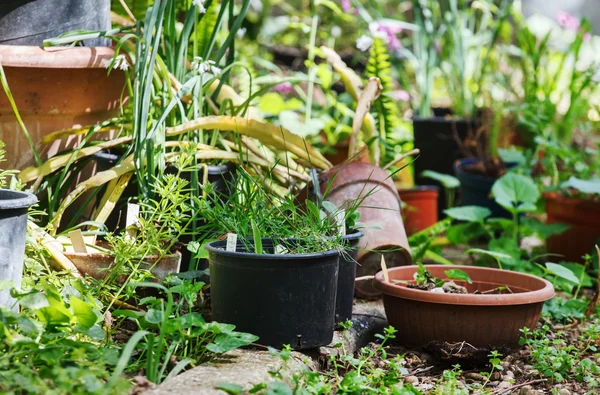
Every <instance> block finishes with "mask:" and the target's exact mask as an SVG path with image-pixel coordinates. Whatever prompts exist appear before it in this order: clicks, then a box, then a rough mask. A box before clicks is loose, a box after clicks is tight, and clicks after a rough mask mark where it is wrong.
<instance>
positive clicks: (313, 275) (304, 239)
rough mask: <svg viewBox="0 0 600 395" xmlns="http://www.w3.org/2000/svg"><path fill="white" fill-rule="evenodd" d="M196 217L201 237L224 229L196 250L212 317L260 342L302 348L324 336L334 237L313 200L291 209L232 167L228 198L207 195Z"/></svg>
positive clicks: (330, 313)
mask: <svg viewBox="0 0 600 395" xmlns="http://www.w3.org/2000/svg"><path fill="white" fill-rule="evenodd" d="M201 216H202V217H203V218H204V219H205V220H206V222H207V225H206V227H205V228H204V229H202V232H203V233H204V234H205V236H206V238H207V239H213V240H214V238H222V237H223V235H225V234H228V236H227V237H228V240H217V241H212V242H209V243H208V244H206V245H205V247H204V249H205V250H206V251H208V259H209V263H210V277H211V303H212V317H213V319H215V320H217V321H219V322H225V323H229V324H234V325H235V326H236V328H237V329H238V330H241V331H246V332H249V333H253V334H255V335H257V336H259V341H258V343H259V344H263V345H268V346H274V347H282V346H283V345H284V344H289V345H291V346H292V347H293V348H295V349H305V348H312V347H316V346H322V345H326V344H328V343H329V342H330V341H331V339H332V336H333V329H334V314H335V303H336V292H337V281H338V265H339V261H338V260H339V255H340V252H339V251H340V250H341V249H342V240H341V238H340V237H337V238H332V237H329V236H328V235H329V234H330V229H331V227H332V223H331V222H330V220H329V218H328V217H327V216H326V215H325V216H324V218H322V214H321V211H320V210H319V209H318V208H317V206H316V205H314V204H311V203H309V204H308V205H307V207H306V209H301V208H299V207H296V206H295V204H294V202H293V200H292V198H291V197H287V198H283V199H282V198H279V197H277V196H276V195H274V194H271V193H269V192H267V190H266V188H265V185H264V184H263V182H261V181H260V178H258V177H255V176H251V175H249V174H248V173H246V172H243V171H240V180H239V185H238V188H237V189H236V191H235V192H234V194H233V195H232V196H231V198H230V199H229V200H227V201H222V200H218V199H217V200H214V201H212V202H210V201H208V200H207V201H206V204H205V207H202V208H201ZM231 234H235V235H236V239H237V241H234V240H232V239H231V237H233V236H231Z"/></svg>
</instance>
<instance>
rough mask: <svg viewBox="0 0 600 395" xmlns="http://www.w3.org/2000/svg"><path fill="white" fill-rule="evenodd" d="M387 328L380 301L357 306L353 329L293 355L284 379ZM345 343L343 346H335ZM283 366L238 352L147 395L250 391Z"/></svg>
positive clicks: (272, 359) (261, 356) (354, 347)
mask: <svg viewBox="0 0 600 395" xmlns="http://www.w3.org/2000/svg"><path fill="white" fill-rule="evenodd" d="M386 325H387V320H386V319H385V313H384V311H383V305H382V303H381V301H376V302H360V301H358V302H357V303H356V304H355V306H354V315H353V317H352V328H350V329H349V330H348V331H345V332H339V331H338V332H335V334H334V338H333V341H332V345H331V346H326V347H320V348H319V349H317V350H311V351H309V352H307V353H306V354H304V353H300V352H294V353H293V355H294V358H293V359H291V360H290V361H288V363H287V367H286V369H285V371H283V372H282V373H284V379H285V378H286V374H287V377H288V378H289V377H291V375H293V374H294V373H297V372H300V371H302V370H303V369H307V368H308V367H309V365H310V367H311V368H316V367H317V366H318V363H319V358H326V357H327V356H328V355H330V354H332V353H338V352H341V349H343V350H345V352H347V353H352V352H355V351H357V350H358V349H360V348H361V347H364V346H365V345H366V344H368V343H369V342H371V341H372V340H373V339H374V336H375V334H377V333H381V332H383V328H385V326H386ZM337 343H342V345H343V346H342V347H337V348H335V347H333V345H334V344H337ZM281 367H283V361H282V360H281V358H279V357H276V356H272V355H271V354H269V352H267V351H258V350H247V349H244V350H235V351H232V352H229V353H227V354H225V355H223V356H222V357H220V358H219V359H217V360H215V361H213V362H210V363H206V364H203V365H201V366H198V367H196V368H193V369H190V370H188V371H187V372H184V373H182V374H180V375H178V376H177V377H174V378H172V379H170V380H168V381H166V382H165V383H163V384H161V385H159V386H158V387H156V388H155V389H153V390H150V391H147V392H145V394H146V395H173V394H177V395H192V394H194V395H217V394H219V395H222V394H224V392H223V391H220V390H217V389H215V387H216V386H217V385H218V384H219V383H229V384H238V385H241V386H243V387H244V389H246V390H248V389H250V388H252V386H253V385H255V384H259V383H263V382H268V381H270V380H271V376H270V374H269V372H270V371H277V370H278V369H280V368H281Z"/></svg>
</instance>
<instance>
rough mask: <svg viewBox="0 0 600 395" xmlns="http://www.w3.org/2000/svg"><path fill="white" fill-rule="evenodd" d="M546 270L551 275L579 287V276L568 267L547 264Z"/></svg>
mask: <svg viewBox="0 0 600 395" xmlns="http://www.w3.org/2000/svg"><path fill="white" fill-rule="evenodd" d="M546 269H548V272H549V273H551V274H553V275H555V276H557V277H560V278H563V279H565V280H567V281H570V282H572V283H573V284H575V285H579V278H577V276H575V274H573V272H572V271H571V270H570V269H567V268H566V267H564V266H562V265H558V264H556V263H552V262H547V263H546Z"/></svg>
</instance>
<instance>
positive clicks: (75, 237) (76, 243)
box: [69, 229, 88, 254]
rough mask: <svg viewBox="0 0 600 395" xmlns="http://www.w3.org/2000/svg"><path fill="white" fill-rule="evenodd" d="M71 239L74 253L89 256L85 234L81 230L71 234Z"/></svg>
mask: <svg viewBox="0 0 600 395" xmlns="http://www.w3.org/2000/svg"><path fill="white" fill-rule="evenodd" d="M69 239H71V245H72V246H73V251H75V252H77V253H81V254H87V252H88V251H87V248H86V246H85V240H84V239H83V233H81V230H80V229H76V230H72V231H71V232H69Z"/></svg>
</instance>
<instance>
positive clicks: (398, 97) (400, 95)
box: [390, 89, 410, 102]
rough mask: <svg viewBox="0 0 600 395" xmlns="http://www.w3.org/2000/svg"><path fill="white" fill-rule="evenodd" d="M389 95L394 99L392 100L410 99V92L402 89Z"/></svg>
mask: <svg viewBox="0 0 600 395" xmlns="http://www.w3.org/2000/svg"><path fill="white" fill-rule="evenodd" d="M390 96H391V98H392V100H394V101H405V102H406V101H409V100H410V94H409V93H408V92H407V91H405V90H402V89H399V90H397V91H393V92H392V93H391V95H390Z"/></svg>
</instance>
